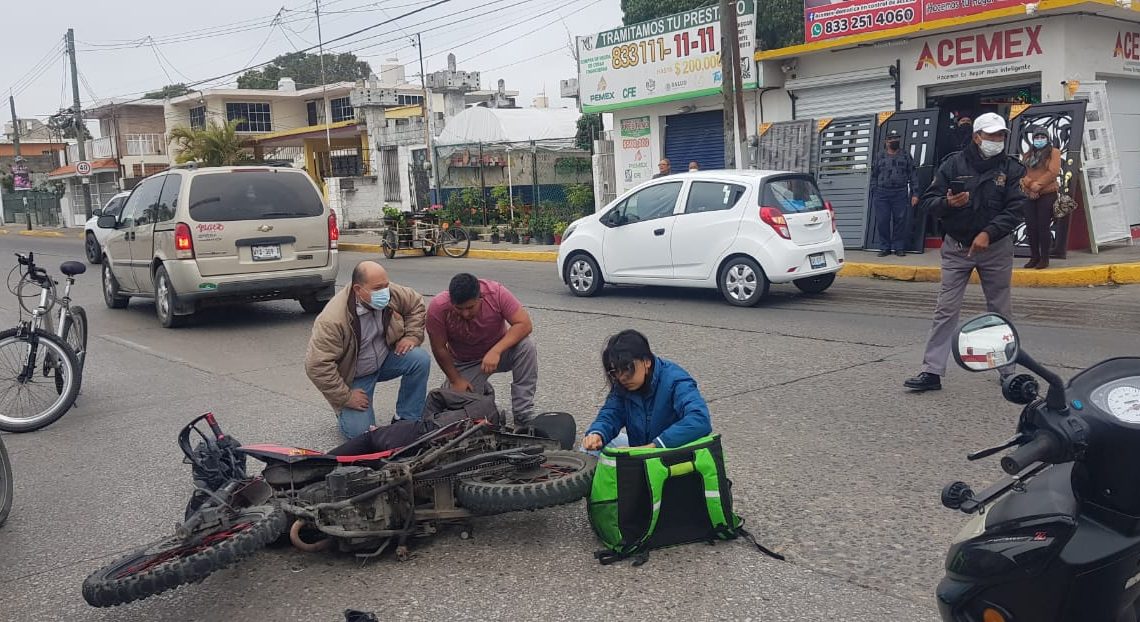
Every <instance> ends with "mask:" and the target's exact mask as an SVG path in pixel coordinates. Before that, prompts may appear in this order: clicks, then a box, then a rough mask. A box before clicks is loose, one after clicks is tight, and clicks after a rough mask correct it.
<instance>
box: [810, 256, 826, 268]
mask: <svg viewBox="0 0 1140 622" xmlns="http://www.w3.org/2000/svg"><path fill="white" fill-rule="evenodd" d="M808 261H809V262H811V269H812V270H815V269H818V268H826V267H827V257H825V256H824V254H823V253H816V254H814V255H808Z"/></svg>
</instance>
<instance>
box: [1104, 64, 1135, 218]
mask: <svg viewBox="0 0 1140 622" xmlns="http://www.w3.org/2000/svg"><path fill="white" fill-rule="evenodd" d="M1107 83H1108V85H1107V89H1108V114H1109V115H1110V116H1111V117H1112V132H1113V133H1114V134H1115V135H1116V148H1117V151H1118V152H1119V157H1120V180H1121V182H1123V183H1122V184H1121V192H1122V194H1123V198H1124V210H1125V213H1126V214H1127V217H1128V223H1129V224H1131V225H1137V224H1140V106H1138V104H1140V80H1136V79H1129V78H1109V79H1108V80H1107Z"/></svg>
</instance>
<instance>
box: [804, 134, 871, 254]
mask: <svg viewBox="0 0 1140 622" xmlns="http://www.w3.org/2000/svg"><path fill="white" fill-rule="evenodd" d="M874 138H875V117H874V116H870V115H868V116H860V117H844V118H840V119H834V120H833V121H832V122H831V123H830V124H829V125H828V126H827V127H825V128H823V129H822V130H820V133H819V168H818V172H817V173H816V180H817V181H818V183H819V189H820V191H821V192H822V193H823V198H824V199H826V200H828V201H830V202H831V206H832V208H834V210H835V225H836V229H837V230H838V231H839V235H840V236H841V237H842V238H843V246H844V247H845V248H862V247H863V239H864V237H865V236H866V231H867V184H868V183H869V182H870V180H871V149H872V147H873V145H874Z"/></svg>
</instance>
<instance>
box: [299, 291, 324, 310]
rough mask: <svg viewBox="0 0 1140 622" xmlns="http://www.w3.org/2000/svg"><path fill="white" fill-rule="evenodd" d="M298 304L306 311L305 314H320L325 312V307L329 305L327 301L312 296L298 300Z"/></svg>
mask: <svg viewBox="0 0 1140 622" xmlns="http://www.w3.org/2000/svg"><path fill="white" fill-rule="evenodd" d="M297 302H300V303H301V308H302V309H304V310H305V313H320V312H321V311H324V310H325V305H327V304H328V301H327V300H317V297H316V296H312V295H310V296H304V297H302V298H298V299H297Z"/></svg>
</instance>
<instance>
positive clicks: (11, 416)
mask: <svg viewBox="0 0 1140 622" xmlns="http://www.w3.org/2000/svg"><path fill="white" fill-rule="evenodd" d="M16 259H17V262H18V264H17V266H16V267H15V268H13V270H12V274H15V273H16V271H17V270H19V271H20V280H19V283H18V284H17V285H16V286H15V287H13V286H12V285H11V275H9V290H10V291H11V292H12V293H13V294H15V295H16V297H17V299H18V300H19V302H20V322H19V324H17V326H16V327H15V328H10V329H8V330H6V331H3V332H0V430H3V431H5V432H32V431H35V430H39V429H41V428H43V427H46V426H48V425H51V424H52V423H54V422H55V421H56V420H58V419H59V418H60V417H62V416H63V415H64V413H66V412H67V411H68V410H69V409H70V408H71V407H72V406H73V405H74V404H75V400H76V398H77V397H78V396H79V388H80V385H81V384H82V382H83V361H84V360H86V357H87V313H86V311H84V309H83V307H80V306H79V305H72V304H71V286H72V285H74V284H75V277H76V276H77V275H80V274H83V273H84V272H86V271H87V267H86V266H84V265H83V264H82V263H80V262H78V261H65V262H63V264H61V265H60V267H59V269H60V272H62V273H63V274H64V275H65V276H66V277H67V284H66V286H65V287H64V290H63V296H62V297H59V296H56V286H57V283H56V281H55V280H54V279H53V278H51V277H50V276H49V275H48V273H47V271H46V270H44V269H43V268H41V267H39V266H37V265H36V264H35V257H34V254H33V253H28V254H27V256H24V255H21V254H19V253H17V254H16ZM30 284H34V285H35V286H37V287H39V289H40V292H39V304H38V305H37V306H36V307H35V308H34V309H29V308H28V307H27V306H26V305H25V304H24V298H26V297H28V296H25V295H24V293H23V288H24V286H25V285H30ZM57 304H58V305H59V316H58V317H59V322H58V330H57V328H56V324H55V323H54V322H53V318H52V314H51V311H52V307H54V306H55V305H57ZM25 313H27V314H30V315H31V317H30V319H24V315H25ZM41 378H42V379H45V380H49V381H50V385H49V384H48V383H47V382H41V381H40V380H41Z"/></svg>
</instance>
